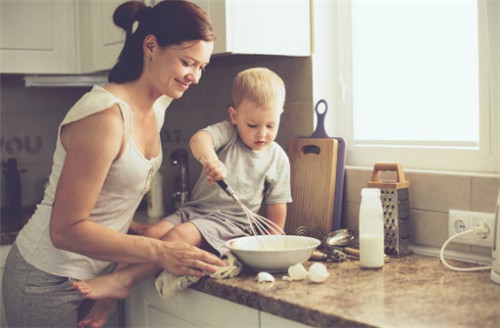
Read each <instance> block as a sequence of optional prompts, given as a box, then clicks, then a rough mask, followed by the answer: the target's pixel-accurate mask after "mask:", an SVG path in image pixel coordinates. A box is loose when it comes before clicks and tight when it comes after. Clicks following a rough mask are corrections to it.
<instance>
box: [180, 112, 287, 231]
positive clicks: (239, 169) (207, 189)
mask: <svg viewBox="0 0 500 328" xmlns="http://www.w3.org/2000/svg"><path fill="white" fill-rule="evenodd" d="M204 131H207V132H209V133H210V134H211V135H212V137H213V139H214V148H215V151H216V153H217V156H218V157H219V159H220V161H221V162H223V163H224V165H225V166H226V169H227V177H226V178H225V179H224V181H225V182H226V183H227V184H228V185H229V186H230V187H231V188H233V189H234V191H235V192H236V195H237V196H238V197H239V198H240V199H241V200H242V202H243V203H244V204H245V205H246V206H247V207H248V208H249V209H250V210H251V211H252V212H254V213H257V212H258V211H259V209H260V207H261V204H262V203H264V204H286V203H290V202H291V201H292V196H291V190H290V162H289V160H288V156H287V155H286V153H285V151H284V150H283V148H281V146H280V145H278V144H277V143H276V142H273V143H272V144H271V145H270V146H269V147H268V148H267V149H265V150H263V151H262V152H259V153H255V152H253V151H252V150H251V149H250V148H248V147H247V146H246V145H245V144H244V143H243V142H242V141H241V139H240V138H239V136H238V132H237V130H236V128H235V127H234V126H233V125H232V124H231V123H230V122H228V121H224V122H220V123H217V124H214V125H211V126H208V127H207V128H205V129H204ZM191 199H193V200H191V201H189V202H187V203H186V204H185V205H184V206H183V207H182V208H181V210H182V211H184V212H186V213H187V214H194V215H196V214H198V215H206V214H214V213H216V214H217V216H218V217H223V218H227V219H230V220H235V221H237V222H241V223H243V224H246V223H247V218H246V215H245V213H244V212H243V210H242V209H241V208H240V206H239V205H238V204H237V203H236V202H235V201H234V200H233V199H232V198H231V197H229V196H228V195H227V194H226V193H225V192H224V191H223V190H222V189H221V188H220V187H219V185H218V184H216V183H213V184H209V183H208V181H207V178H206V175H205V174H204V172H202V173H201V174H200V178H199V179H198V181H197V182H196V185H195V186H194V188H193V192H192V196H191Z"/></svg>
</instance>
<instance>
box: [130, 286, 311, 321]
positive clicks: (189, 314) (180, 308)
mask: <svg viewBox="0 0 500 328" xmlns="http://www.w3.org/2000/svg"><path fill="white" fill-rule="evenodd" d="M125 322H126V327H231V328H232V327H254V328H271V327H286V328H305V327H309V326H306V325H304V324H302V323H299V322H295V321H292V320H288V319H285V318H282V317H279V316H276V315H273V314H269V313H266V312H263V311H259V310H256V309H252V308H250V307H247V306H243V305H241V304H237V303H234V302H230V301H227V300H224V299H222V298H219V297H215V296H212V295H209V294H205V293H202V292H199V291H196V290H194V289H191V288H186V289H185V290H183V291H181V292H179V293H177V294H176V295H175V296H173V297H172V298H170V299H168V300H165V299H163V298H162V297H160V295H159V294H158V291H157V290H156V288H155V286H154V279H153V278H149V279H147V280H145V281H143V282H141V283H139V284H137V285H136V286H135V287H134V288H133V289H132V291H131V293H130V295H129V297H128V298H127V300H126V301H125Z"/></svg>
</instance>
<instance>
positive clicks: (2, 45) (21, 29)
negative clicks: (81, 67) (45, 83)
mask: <svg viewBox="0 0 500 328" xmlns="http://www.w3.org/2000/svg"><path fill="white" fill-rule="evenodd" d="M73 10H74V6H73V2H72V1H61V0H37V1H33V0H2V1H0V15H1V19H0V57H1V60H0V73H72V72H74V71H75V69H76V60H75V56H76V52H75V22H74V14H73Z"/></svg>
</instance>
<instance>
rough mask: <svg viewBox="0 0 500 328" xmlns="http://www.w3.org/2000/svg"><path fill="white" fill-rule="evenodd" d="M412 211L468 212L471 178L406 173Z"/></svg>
mask: <svg viewBox="0 0 500 328" xmlns="http://www.w3.org/2000/svg"><path fill="white" fill-rule="evenodd" d="M406 176H407V180H409V181H410V206H411V208H413V209H418V210H427V211H435V212H448V210H449V209H457V210H470V188H471V187H470V186H471V178H470V177H469V176H464V175H454V174H437V173H411V172H410V173H407V174H406Z"/></svg>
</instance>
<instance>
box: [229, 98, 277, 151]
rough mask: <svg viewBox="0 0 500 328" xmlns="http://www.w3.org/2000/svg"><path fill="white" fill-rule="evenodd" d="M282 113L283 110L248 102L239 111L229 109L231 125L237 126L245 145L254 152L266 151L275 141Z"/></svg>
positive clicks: (232, 108) (241, 105)
mask: <svg viewBox="0 0 500 328" xmlns="http://www.w3.org/2000/svg"><path fill="white" fill-rule="evenodd" d="M282 112H283V109H282V108H275V107H273V108H265V107H258V106H256V105H254V104H253V103H251V102H248V101H246V100H244V101H243V102H242V103H241V104H240V106H239V107H238V108H237V109H235V108H234V107H229V117H230V118H231V123H233V124H235V125H236V127H237V129H238V134H239V136H240V138H241V140H242V141H243V143H244V144H245V145H247V146H248V147H249V148H250V149H252V150H253V151H254V152H260V151H262V150H264V149H266V148H267V147H269V145H271V143H272V142H273V141H274V139H275V138H276V135H277V134H278V128H279V124H280V116H281V113H282Z"/></svg>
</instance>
